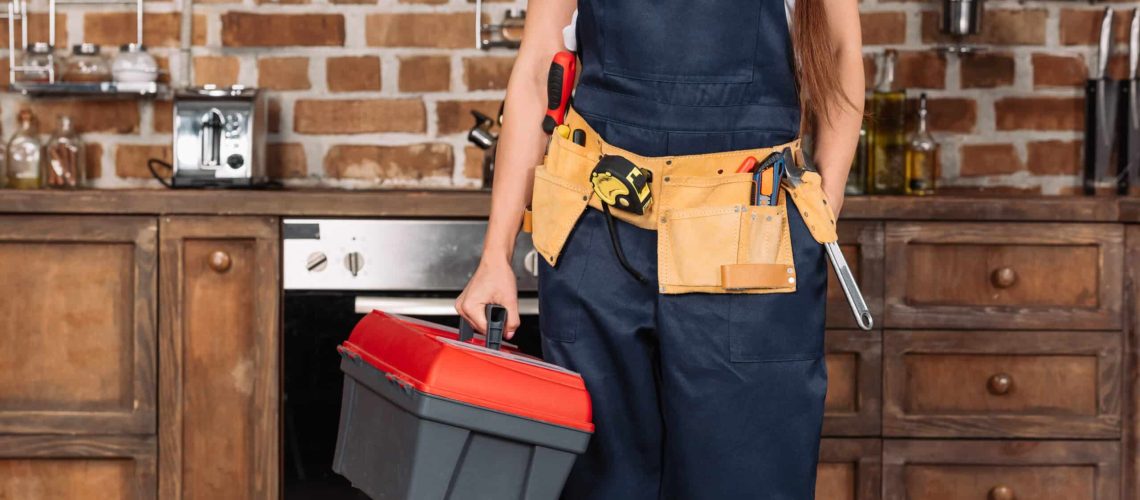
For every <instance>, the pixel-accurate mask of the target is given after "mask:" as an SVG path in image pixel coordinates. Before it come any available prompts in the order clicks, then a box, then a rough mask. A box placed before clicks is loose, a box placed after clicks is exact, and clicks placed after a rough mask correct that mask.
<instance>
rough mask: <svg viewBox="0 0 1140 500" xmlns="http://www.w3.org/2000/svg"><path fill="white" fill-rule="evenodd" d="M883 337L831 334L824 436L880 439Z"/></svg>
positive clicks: (873, 333)
mask: <svg viewBox="0 0 1140 500" xmlns="http://www.w3.org/2000/svg"><path fill="white" fill-rule="evenodd" d="M881 343H882V341H881V333H880V332H878V331H870V332H865V331H862V330H828V331H827V339H826V348H827V399H826V400H825V401H824V419H823V435H825V436H877V435H879V431H880V422H881V418H880V409H881V407H882V405H881V400H882V398H881V394H882V378H881V373H882V354H881V352H882V351H881V350H882V346H881Z"/></svg>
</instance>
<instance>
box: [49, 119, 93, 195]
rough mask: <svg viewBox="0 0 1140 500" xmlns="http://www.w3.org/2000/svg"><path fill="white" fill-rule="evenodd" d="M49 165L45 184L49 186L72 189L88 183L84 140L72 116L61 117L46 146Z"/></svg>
mask: <svg viewBox="0 0 1140 500" xmlns="http://www.w3.org/2000/svg"><path fill="white" fill-rule="evenodd" d="M44 156H45V157H46V160H47V165H46V166H45V167H44V169H43V171H44V177H43V185H44V187H48V188H60V189H71V188H78V187H83V186H84V185H85V184H87V162H86V158H85V155H84V146H83V141H82V140H80V139H79V134H77V133H76V132H75V127H74V126H73V125H72V123H71V117H68V116H61V117H60V118H59V130H56V131H55V133H54V134H52V135H51V138H50V139H48V142H47V145H46V146H44Z"/></svg>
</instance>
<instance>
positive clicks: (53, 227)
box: [0, 216, 158, 498]
mask: <svg viewBox="0 0 1140 500" xmlns="http://www.w3.org/2000/svg"><path fill="white" fill-rule="evenodd" d="M157 240H158V224H157V221H156V220H154V219H152V218H144V217H67V216H20V217H0V283H2V284H3V285H4V294H5V295H4V298H3V299H0V345H2V346H3V348H0V374H3V375H0V434H19V433H27V434H31V433H42V434H53V433H98V434H116V433H132V434H148V433H153V432H154V431H155V351H156V347H155V330H156V327H157V325H156V319H155V310H156V309H157V306H156V304H155V296H156V287H157V285H156V281H157V275H156V271H155V263H156V261H157V259H156V253H157ZM0 498H3V496H2V495H0Z"/></svg>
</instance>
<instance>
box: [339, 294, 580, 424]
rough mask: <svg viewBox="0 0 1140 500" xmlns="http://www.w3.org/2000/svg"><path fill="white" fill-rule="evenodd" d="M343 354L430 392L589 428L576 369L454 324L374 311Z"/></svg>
mask: <svg viewBox="0 0 1140 500" xmlns="http://www.w3.org/2000/svg"><path fill="white" fill-rule="evenodd" d="M339 350H341V351H342V352H345V353H346V354H348V355H350V356H352V355H359V356H360V358H361V359H362V360H364V361H365V362H367V363H368V364H370V365H372V366H373V367H375V368H376V369H378V370H380V371H382V372H384V373H386V374H390V375H391V376H394V377H396V378H398V379H400V380H401V381H403V382H405V383H408V384H410V385H411V386H412V387H414V388H415V389H416V390H418V391H420V392H424V393H427V394H431V395H434V396H438V397H442V398H447V399H452V400H455V401H461V402H464V403H467V404H471V405H475V406H479V407H483V408H488V409H491V410H496V411H500V412H503V413H509V414H512V415H517V416H520V417H526V418H531V419H534V420H539V421H543V422H547V423H551V424H555V425H561V426H564V427H570V428H573V429H578V430H582V431H586V432H593V431H594V424H593V417H592V414H591V411H592V410H591V407H590V396H589V394H587V392H586V386H585V384H584V383H583V382H582V377H581V375H578V374H577V373H574V372H572V371H569V370H566V369H563V368H561V367H558V366H555V365H552V364H549V363H545V362H543V361H542V360H540V359H537V358H534V357H531V356H527V355H524V354H520V353H517V352H514V351H513V350H512V349H509V348H508V347H506V346H504V348H503V350H502V351H493V350H490V349H487V348H484V347H483V339H482V337H480V336H477V337H476V338H475V339H474V340H473V341H472V342H460V341H459V335H458V333H457V332H456V330H455V329H453V328H448V327H445V326H442V325H436V324H433V323H428V322H424V321H419V320H416V319H412V318H405V317H401V316H392V315H389V314H385V313H383V312H380V311H372V312H371V313H369V314H368V315H367V316H365V317H364V319H362V320H360V322H359V323H357V324H356V328H354V329H353V330H352V334H351V335H350V336H349V338H348V340H347V341H345V342H344V344H342V345H341V347H340V349H339Z"/></svg>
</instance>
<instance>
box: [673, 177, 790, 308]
mask: <svg viewBox="0 0 1140 500" xmlns="http://www.w3.org/2000/svg"><path fill="white" fill-rule="evenodd" d="M662 191H663V192H662V193H661V196H660V198H661V203H662V206H661V212H660V215H659V216H658V220H657V231H658V235H657V261H658V280H659V284H660V287H661V288H660V291H661V292H662V293H691V292H702V293H787V292H794V291H795V289H796V275H795V265H794V264H793V261H792V241H791V237H790V234H789V232H788V214H787V210H786V207H785V205H784V198H783V194H782V193H781V194H780V195H779V196H780V199H779V202H778V203H777V205H775V206H755V205H750V204H749V203H748V201H749V199H750V198H751V191H752V175H751V174H747V173H746V174H726V175H714V176H699V177H667V178H665V179H663V183H662Z"/></svg>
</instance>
